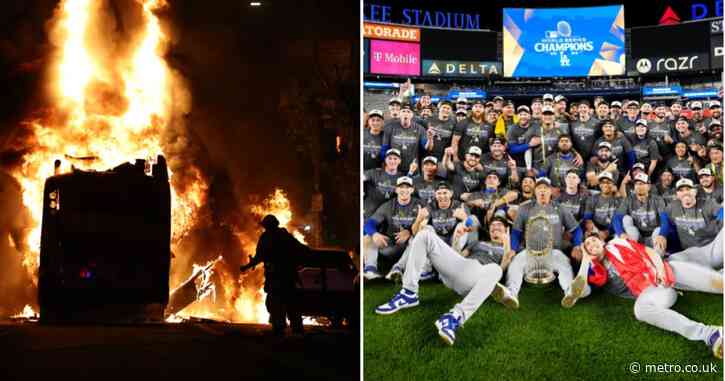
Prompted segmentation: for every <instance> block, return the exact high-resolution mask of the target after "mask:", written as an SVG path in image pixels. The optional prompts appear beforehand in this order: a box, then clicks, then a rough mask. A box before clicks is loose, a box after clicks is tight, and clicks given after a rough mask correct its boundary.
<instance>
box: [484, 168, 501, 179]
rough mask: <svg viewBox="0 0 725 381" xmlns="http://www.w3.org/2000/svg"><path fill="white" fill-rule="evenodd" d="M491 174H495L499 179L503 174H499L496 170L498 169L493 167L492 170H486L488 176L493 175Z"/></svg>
mask: <svg viewBox="0 0 725 381" xmlns="http://www.w3.org/2000/svg"><path fill="white" fill-rule="evenodd" d="M491 175H494V176H496V177H498V178H499V179H501V176H500V175H499V174H498V172H496V170H494V169H492V170H490V171H488V172H486V177H488V176H491Z"/></svg>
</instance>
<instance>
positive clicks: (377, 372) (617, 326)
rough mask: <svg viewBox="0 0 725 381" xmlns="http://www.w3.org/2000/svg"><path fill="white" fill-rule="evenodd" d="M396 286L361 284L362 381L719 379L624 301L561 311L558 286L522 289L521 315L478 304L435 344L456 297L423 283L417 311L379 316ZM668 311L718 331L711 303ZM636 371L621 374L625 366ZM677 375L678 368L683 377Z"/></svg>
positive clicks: (606, 299) (705, 356)
mask: <svg viewBox="0 0 725 381" xmlns="http://www.w3.org/2000/svg"><path fill="white" fill-rule="evenodd" d="M399 287H400V286H399V285H394V284H393V283H390V282H385V281H374V282H366V283H365V291H364V311H363V316H364V353H365V359H364V361H365V362H364V364H365V366H364V369H365V370H364V374H365V380H373V381H377V380H396V381H402V380H446V381H450V380H525V381H533V380H537V381H538V380H639V379H666V380H667V379H669V380H677V379H698V380H722V379H723V371H722V367H723V364H722V362H721V360H718V359H717V358H715V357H714V356H712V353H711V352H710V351H709V349H708V348H707V347H706V346H705V345H704V344H703V343H702V342H694V341H688V340H687V339H685V338H683V337H680V336H679V335H676V334H673V333H669V332H665V331H663V330H660V329H658V328H655V327H652V326H649V325H647V324H645V323H641V322H638V321H637V320H636V319H635V318H634V312H633V306H634V301H633V300H628V299H622V298H618V297H615V296H612V295H609V294H607V293H606V292H603V291H596V292H594V293H593V294H592V295H591V296H589V297H588V298H585V299H581V300H579V302H578V303H577V305H576V306H574V308H572V309H571V310H567V309H564V308H561V306H560V304H559V302H560V301H561V298H562V292H561V290H560V289H559V288H558V285H553V286H550V287H548V288H544V289H537V288H532V287H530V286H526V285H525V286H524V288H523V290H522V291H521V293H520V295H519V302H520V303H521V307H520V308H519V309H518V310H510V309H507V308H505V307H504V306H502V305H500V304H498V303H496V302H494V301H493V300H492V299H488V300H486V302H485V303H484V304H483V305H482V306H481V308H480V309H479V310H478V312H476V314H475V315H474V316H473V317H472V318H471V319H469V320H468V321H467V322H466V325H465V326H464V327H462V328H461V329H459V330H458V331H457V333H456V343H455V345H454V346H452V347H448V346H446V345H444V344H443V343H442V342H441V341H440V339H439V338H438V334H437V331H436V329H435V327H434V326H433V323H434V322H435V320H436V319H437V318H438V317H439V316H440V315H441V314H443V313H445V312H447V311H448V310H449V309H450V308H451V307H452V306H453V305H454V304H455V303H456V302H458V301H459V300H460V297H459V296H458V295H456V294H455V293H454V292H453V291H451V290H449V289H447V288H446V287H445V286H443V284H441V283H438V282H424V283H422V284H421V288H420V292H419V294H420V301H421V304H420V306H418V307H415V308H411V309H406V310H402V311H399V312H397V313H395V314H393V315H388V316H381V315H377V314H376V313H375V307H376V306H378V305H380V304H382V303H385V302H387V301H388V300H389V299H390V298H391V297H392V296H393V294H394V293H395V292H397V291H398V290H399ZM674 309H675V310H676V311H678V312H680V313H682V314H684V315H685V316H687V317H689V318H691V319H693V320H696V321H700V322H703V323H705V324H720V325H721V324H722V323H721V322H722V321H723V312H722V311H723V301H722V296H721V295H709V294H703V293H695V292H688V293H685V295H684V296H680V297H678V300H677V303H676V304H675V306H674ZM635 361H636V362H638V363H639V364H640V365H641V368H640V369H641V371H640V372H639V374H636V375H635V374H633V373H631V372H630V370H629V367H630V364H631V363H632V362H635ZM645 364H679V365H680V366H681V367H682V368H683V369H684V367H685V365H688V364H696V365H698V366H700V367H707V369H708V370H710V364H716V365H715V366H716V367H717V373H697V374H685V373H670V374H666V373H652V372H650V373H646V371H645ZM683 371H684V370H683Z"/></svg>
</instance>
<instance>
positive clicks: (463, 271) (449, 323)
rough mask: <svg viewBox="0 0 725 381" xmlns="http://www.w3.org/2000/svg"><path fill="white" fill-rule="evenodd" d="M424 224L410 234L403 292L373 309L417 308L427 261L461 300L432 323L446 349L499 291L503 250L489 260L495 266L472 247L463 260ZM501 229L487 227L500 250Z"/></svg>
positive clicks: (501, 226) (504, 239) (387, 311)
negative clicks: (491, 296) (461, 328)
mask: <svg viewBox="0 0 725 381" xmlns="http://www.w3.org/2000/svg"><path fill="white" fill-rule="evenodd" d="M420 211H421V213H422V214H423V215H424V216H425V214H426V213H427V211H426V209H425V208H421V209H420ZM427 220H428V219H427V218H423V219H419V221H417V222H416V224H414V225H413V231H414V232H417V234H416V235H415V237H414V238H413V240H412V242H411V244H410V245H411V247H410V251H409V252H408V263H407V264H406V266H405V272H404V273H403V289H402V290H400V292H398V293H397V294H396V295H395V296H394V297H393V298H392V299H391V300H390V301H389V302H388V303H385V304H383V305H381V306H379V307H378V308H376V309H375V312H377V313H378V314H382V315H389V314H392V313H395V312H398V311H399V310H401V309H404V308H410V307H415V306H417V305H418V304H419V300H418V282H419V280H420V274H421V272H422V271H423V267H424V266H425V264H426V262H427V261H430V263H431V264H432V265H433V268H435V269H436V270H437V271H438V275H439V278H440V280H441V281H442V282H443V284H444V285H446V287H448V288H450V289H452V290H454V291H455V292H456V293H458V294H459V295H463V296H464V298H463V300H462V301H461V302H460V303H458V304H456V305H455V306H454V307H453V308H452V309H451V311H450V312H448V313H445V314H443V315H442V316H441V317H440V318H438V320H436V322H435V326H436V329H437V330H438V335H439V336H440V337H441V339H442V340H443V341H444V342H445V343H447V344H448V345H453V343H454V342H455V340H456V330H457V329H458V328H460V327H461V326H462V325H463V324H464V323H465V322H466V321H467V320H468V319H470V318H471V316H472V315H473V314H474V313H475V312H476V310H478V308H479V307H480V306H481V304H483V302H484V301H485V300H486V298H488V296H489V295H491V293H492V292H494V289H495V288H502V286H501V285H499V284H498V283H497V282H498V281H499V279H501V275H502V273H503V271H502V270H501V267H500V266H499V264H498V263H500V261H501V258H504V255H503V252H504V251H505V249H502V250H501V254H502V255H501V256H500V257H499V256H498V255H495V256H494V257H493V258H498V259H497V261H499V262H498V263H497V262H496V260H494V261H489V259H488V256H486V255H483V252H480V253H479V251H478V249H476V247H473V248H472V249H471V250H472V251H470V256H469V258H466V257H463V256H462V255H461V254H458V253H457V252H456V251H455V250H453V248H451V246H449V245H448V244H447V243H446V242H445V241H443V239H442V238H441V237H440V236H439V235H438V234H436V231H435V229H434V228H433V227H432V226H429V225H427ZM504 229H505V225H504V224H503V223H502V222H501V221H500V220H494V222H492V223H491V231H492V236H493V237H494V239H495V240H497V241H498V242H500V244H501V247H502V248H503V247H504V243H507V242H508V241H509V240H508V235H507V233H506V231H505V230H504ZM506 246H508V244H506ZM509 251H510V250H509ZM507 256H508V257H509V258H510V257H511V255H507ZM483 263H485V264H483ZM499 292H500V290H499Z"/></svg>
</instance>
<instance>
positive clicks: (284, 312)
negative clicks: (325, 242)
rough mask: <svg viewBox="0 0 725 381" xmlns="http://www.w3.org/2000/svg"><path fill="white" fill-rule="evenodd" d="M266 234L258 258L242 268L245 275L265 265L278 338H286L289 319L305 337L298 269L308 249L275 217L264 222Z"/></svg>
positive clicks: (259, 244) (265, 219) (271, 216)
mask: <svg viewBox="0 0 725 381" xmlns="http://www.w3.org/2000/svg"><path fill="white" fill-rule="evenodd" d="M261 224H262V227H264V233H262V235H261V236H260V237H259V242H258V243H257V254H256V255H255V256H254V257H251V256H250V260H249V263H248V264H246V265H244V266H242V267H240V270H242V272H245V271H247V270H248V269H250V268H254V266H256V265H257V264H258V263H260V262H264V292H266V293H267V300H266V302H265V304H266V305H267V311H268V312H269V315H270V320H271V323H272V329H273V331H274V333H275V334H276V335H283V334H284V330H285V328H286V327H287V319H289V321H290V324H291V326H292V332H293V333H299V334H301V333H302V332H303V329H302V316H301V315H300V312H299V310H298V308H297V307H296V306H295V302H296V299H297V290H296V288H295V284H296V283H297V282H298V280H299V278H298V275H297V268H298V265H299V264H300V263H301V260H302V254H303V253H304V252H305V251H307V250H308V248H307V246H305V245H303V244H302V243H300V242H299V241H297V240H296V239H295V238H294V237H293V236H292V234H290V233H289V232H288V231H287V230H286V229H284V228H280V227H279V221H278V220H277V218H276V217H275V216H273V215H271V214H270V215H267V216H265V217H264V218H263V219H262V223H261Z"/></svg>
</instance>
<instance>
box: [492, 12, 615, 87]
mask: <svg viewBox="0 0 725 381" xmlns="http://www.w3.org/2000/svg"><path fill="white" fill-rule="evenodd" d="M503 55H504V57H503V65H504V75H505V76H507V77H550V76H569V77H575V76H597V75H621V74H624V72H625V39H624V7H623V6H621V5H615V6H605V7H584V8H545V9H531V8H526V9H523V8H504V10H503Z"/></svg>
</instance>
